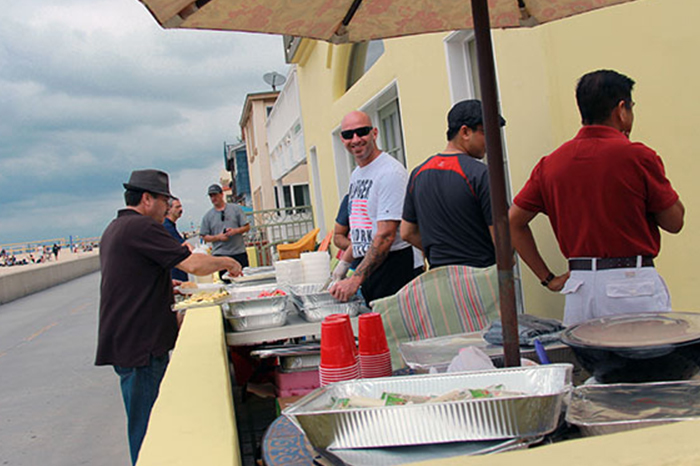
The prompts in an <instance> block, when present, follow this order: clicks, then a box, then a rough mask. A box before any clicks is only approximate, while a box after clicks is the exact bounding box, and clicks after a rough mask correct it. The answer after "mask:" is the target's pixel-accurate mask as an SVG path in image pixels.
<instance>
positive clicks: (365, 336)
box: [358, 312, 389, 357]
mask: <svg viewBox="0 0 700 466" xmlns="http://www.w3.org/2000/svg"><path fill="white" fill-rule="evenodd" d="M358 327H359V334H360V335H359V337H360V338H359V339H360V357H362V356H371V355H375V354H382V353H386V352H387V351H389V345H387V342H386V333H385V332H384V323H383V322H382V316H381V315H380V314H377V313H376V312H368V313H367V314H362V315H361V316H360V318H359V323H358Z"/></svg>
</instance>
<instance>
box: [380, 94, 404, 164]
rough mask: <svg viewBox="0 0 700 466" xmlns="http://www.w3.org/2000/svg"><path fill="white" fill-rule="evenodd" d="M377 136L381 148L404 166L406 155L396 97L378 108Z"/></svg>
mask: <svg viewBox="0 0 700 466" xmlns="http://www.w3.org/2000/svg"><path fill="white" fill-rule="evenodd" d="M379 137H380V144H381V148H382V149H384V151H385V152H387V153H388V154H389V155H391V156H392V157H394V158H395V159H396V160H398V161H399V162H401V165H403V166H404V167H405V166H406V156H405V154H404V150H403V134H402V131H401V117H400V115H399V99H398V98H397V99H394V100H392V101H391V102H389V103H388V104H387V105H385V106H384V107H382V108H380V109H379Z"/></svg>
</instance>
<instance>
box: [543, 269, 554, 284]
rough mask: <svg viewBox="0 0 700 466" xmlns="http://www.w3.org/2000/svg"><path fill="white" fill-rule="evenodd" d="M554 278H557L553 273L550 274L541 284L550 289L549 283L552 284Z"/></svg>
mask: <svg viewBox="0 0 700 466" xmlns="http://www.w3.org/2000/svg"><path fill="white" fill-rule="evenodd" d="M554 278H555V275H554V274H553V273H552V272H549V275H547V278H545V279H544V280H542V281H541V282H540V283H542V286H544V287H548V286H549V283H550V282H551V281H552V280H554Z"/></svg>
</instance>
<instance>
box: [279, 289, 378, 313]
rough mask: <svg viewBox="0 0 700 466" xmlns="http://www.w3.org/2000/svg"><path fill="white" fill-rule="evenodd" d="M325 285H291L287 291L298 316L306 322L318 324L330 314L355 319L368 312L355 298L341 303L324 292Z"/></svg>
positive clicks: (359, 300) (361, 302)
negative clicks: (343, 315) (297, 310)
mask: <svg viewBox="0 0 700 466" xmlns="http://www.w3.org/2000/svg"><path fill="white" fill-rule="evenodd" d="M324 287H325V283H306V284H302V285H292V286H290V288H289V291H290V293H291V296H292V300H293V302H294V304H295V305H296V306H297V308H298V309H299V315H300V316H302V317H303V318H304V320H306V321H308V322H320V321H322V320H323V319H325V318H326V317H327V316H329V315H331V314H347V315H349V316H350V317H355V316H357V315H358V314H360V313H362V312H366V311H369V309H367V308H366V307H365V306H364V304H363V301H362V300H361V299H360V298H358V297H356V298H353V299H352V300H350V301H348V302H345V303H344V302H341V301H338V300H337V299H335V298H334V297H333V296H331V294H330V293H329V292H328V291H326V290H324V291H321V290H322V289H323V288H324Z"/></svg>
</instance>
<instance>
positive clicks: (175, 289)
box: [172, 278, 182, 294]
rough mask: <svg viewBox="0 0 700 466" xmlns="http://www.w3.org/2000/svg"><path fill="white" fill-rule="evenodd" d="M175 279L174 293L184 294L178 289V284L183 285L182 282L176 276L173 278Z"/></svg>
mask: <svg viewBox="0 0 700 466" xmlns="http://www.w3.org/2000/svg"><path fill="white" fill-rule="evenodd" d="M172 281H173V293H174V294H182V293H180V290H178V289H177V287H178V286H180V285H182V282H181V281H180V280H175V279H174V278H173V279H172Z"/></svg>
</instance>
